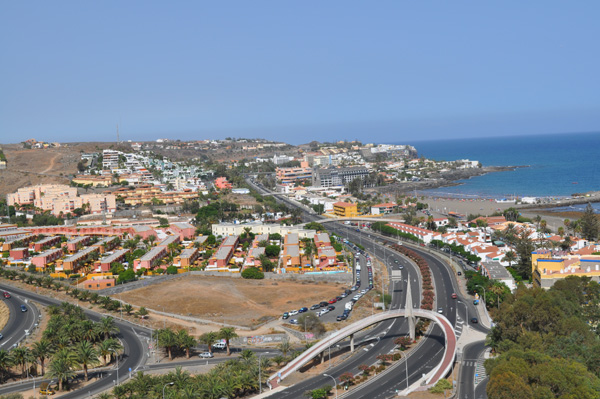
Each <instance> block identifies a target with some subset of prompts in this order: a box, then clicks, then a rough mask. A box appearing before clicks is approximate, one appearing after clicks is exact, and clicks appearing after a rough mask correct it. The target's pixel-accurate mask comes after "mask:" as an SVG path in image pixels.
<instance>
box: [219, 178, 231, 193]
mask: <svg viewBox="0 0 600 399" xmlns="http://www.w3.org/2000/svg"><path fill="white" fill-rule="evenodd" d="M215 188H216V189H217V190H225V189H229V190H231V189H232V188H233V185H232V184H231V183H229V182H228V181H227V178H226V177H217V178H216V179H215Z"/></svg>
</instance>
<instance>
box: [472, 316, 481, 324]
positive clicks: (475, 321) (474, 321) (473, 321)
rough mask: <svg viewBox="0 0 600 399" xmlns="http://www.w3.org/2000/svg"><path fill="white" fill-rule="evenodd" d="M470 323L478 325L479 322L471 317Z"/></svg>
mask: <svg viewBox="0 0 600 399" xmlns="http://www.w3.org/2000/svg"><path fill="white" fill-rule="evenodd" d="M471 323H479V320H477V317H471Z"/></svg>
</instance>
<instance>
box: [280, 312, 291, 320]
mask: <svg viewBox="0 0 600 399" xmlns="http://www.w3.org/2000/svg"><path fill="white" fill-rule="evenodd" d="M289 317H290V314H289V313H288V312H284V313H283V316H281V318H282V319H283V320H285V319H289Z"/></svg>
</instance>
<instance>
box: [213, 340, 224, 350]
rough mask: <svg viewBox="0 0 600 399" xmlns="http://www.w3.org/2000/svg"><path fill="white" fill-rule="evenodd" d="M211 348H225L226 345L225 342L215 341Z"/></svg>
mask: <svg viewBox="0 0 600 399" xmlns="http://www.w3.org/2000/svg"><path fill="white" fill-rule="evenodd" d="M212 347H213V349H221V350H223V349H227V345H225V342H217V343H216V344H213V346H212Z"/></svg>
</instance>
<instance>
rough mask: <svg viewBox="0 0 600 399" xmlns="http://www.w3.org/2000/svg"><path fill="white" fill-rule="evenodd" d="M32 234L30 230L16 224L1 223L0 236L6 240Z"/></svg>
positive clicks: (18, 238)
mask: <svg viewBox="0 0 600 399" xmlns="http://www.w3.org/2000/svg"><path fill="white" fill-rule="evenodd" d="M30 234H31V233H30V232H29V231H28V230H26V229H24V228H23V229H21V228H19V227H18V226H17V225H16V224H6V223H0V238H2V239H4V240H5V241H11V240H20V239H23V238H25V237H27V236H29V235H30Z"/></svg>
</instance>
